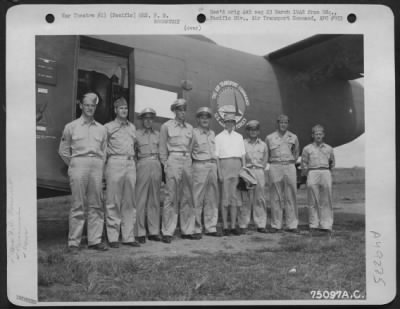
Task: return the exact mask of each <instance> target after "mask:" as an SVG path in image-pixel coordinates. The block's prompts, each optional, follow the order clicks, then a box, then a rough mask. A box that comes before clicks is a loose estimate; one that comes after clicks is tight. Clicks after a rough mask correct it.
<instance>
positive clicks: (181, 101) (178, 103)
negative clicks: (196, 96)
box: [171, 98, 187, 112]
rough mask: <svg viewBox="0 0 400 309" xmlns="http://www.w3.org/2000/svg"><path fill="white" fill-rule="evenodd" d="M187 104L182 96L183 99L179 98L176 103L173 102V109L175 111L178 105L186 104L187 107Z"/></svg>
mask: <svg viewBox="0 0 400 309" xmlns="http://www.w3.org/2000/svg"><path fill="white" fill-rule="evenodd" d="M186 105H187V103H186V100H185V99H182V98H181V99H177V100H175V102H174V103H172V105H171V111H173V112H174V111H175V109H176V108H177V107H180V106H185V107H186Z"/></svg>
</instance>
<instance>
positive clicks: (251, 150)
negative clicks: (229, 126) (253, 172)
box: [244, 138, 268, 168]
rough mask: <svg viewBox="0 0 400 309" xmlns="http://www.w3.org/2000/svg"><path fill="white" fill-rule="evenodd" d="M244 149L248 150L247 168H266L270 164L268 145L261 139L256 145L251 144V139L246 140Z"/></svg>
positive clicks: (246, 157)
mask: <svg viewBox="0 0 400 309" xmlns="http://www.w3.org/2000/svg"><path fill="white" fill-rule="evenodd" d="M244 148H245V149H246V156H245V159H246V167H250V168H251V167H259V168H265V166H266V165H267V162H268V149H267V145H266V144H265V143H264V142H263V141H262V140H261V139H259V138H257V140H256V142H255V143H251V142H250V139H249V138H247V139H245V140H244Z"/></svg>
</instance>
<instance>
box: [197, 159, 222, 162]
mask: <svg viewBox="0 0 400 309" xmlns="http://www.w3.org/2000/svg"><path fill="white" fill-rule="evenodd" d="M193 163H217V160H215V159H208V160H193Z"/></svg>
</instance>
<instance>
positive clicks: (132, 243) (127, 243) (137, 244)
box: [122, 241, 140, 247]
mask: <svg viewBox="0 0 400 309" xmlns="http://www.w3.org/2000/svg"><path fill="white" fill-rule="evenodd" d="M122 244H123V245H124V246H130V247H140V244H139V243H138V242H137V241H129V242H123V243H122Z"/></svg>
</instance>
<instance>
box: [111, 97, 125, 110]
mask: <svg viewBox="0 0 400 309" xmlns="http://www.w3.org/2000/svg"><path fill="white" fill-rule="evenodd" d="M124 105H126V106H128V102H126V100H125V98H124V97H120V98H119V99H117V100H115V101H114V108H118V107H121V106H124Z"/></svg>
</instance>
